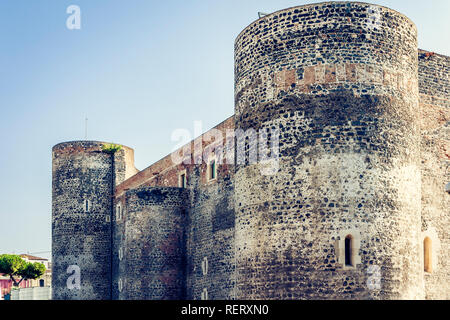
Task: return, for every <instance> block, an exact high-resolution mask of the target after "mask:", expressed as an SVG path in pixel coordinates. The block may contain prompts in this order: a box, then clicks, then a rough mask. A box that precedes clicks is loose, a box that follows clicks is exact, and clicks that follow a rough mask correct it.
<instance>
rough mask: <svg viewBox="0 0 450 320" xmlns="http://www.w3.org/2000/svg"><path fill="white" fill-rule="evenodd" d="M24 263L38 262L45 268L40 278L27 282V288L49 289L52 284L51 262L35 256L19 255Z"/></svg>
mask: <svg viewBox="0 0 450 320" xmlns="http://www.w3.org/2000/svg"><path fill="white" fill-rule="evenodd" d="M20 256H21V257H22V258H23V259H24V260H25V261H27V262H33V263H34V262H39V263H42V264H44V266H45V273H44V275H43V276H42V277H40V278H39V279H36V280H28V283H29V286H27V288H28V287H50V286H51V283H52V268H51V267H52V266H51V262H50V261H48V259H46V258H40V257H36V256H32V255H29V254H21V255H20Z"/></svg>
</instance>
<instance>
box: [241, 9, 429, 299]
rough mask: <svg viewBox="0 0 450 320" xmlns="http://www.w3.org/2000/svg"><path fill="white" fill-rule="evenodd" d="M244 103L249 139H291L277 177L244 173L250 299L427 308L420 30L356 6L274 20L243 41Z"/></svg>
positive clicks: (393, 15)
mask: <svg viewBox="0 0 450 320" xmlns="http://www.w3.org/2000/svg"><path fill="white" fill-rule="evenodd" d="M235 95H236V98H235V119H236V128H242V129H244V130H246V129H248V128H254V129H258V128H262V129H268V128H270V127H273V126H275V127H277V126H278V127H280V155H281V157H280V171H279V172H278V173H277V174H276V175H273V176H265V175H262V174H261V170H260V169H261V168H260V167H259V166H258V165H248V164H246V165H239V166H237V167H236V173H235V195H236V203H235V210H236V213H235V214H236V231H235V241H236V269H237V279H236V281H237V287H236V294H237V298H239V299H259V298H267V299H299V298H300V299H354V298H358V299H377V298H381V299H398V298H422V297H423V290H422V288H423V285H422V284H423V270H422V268H421V265H420V256H421V252H420V244H419V241H418V240H417V239H418V234H419V233H420V207H421V205H420V160H419V159H420V155H419V152H420V150H419V140H420V139H419V134H420V132H419V122H418V117H417V114H418V112H419V108H418V80H417V40H416V29H415V26H414V25H413V23H412V22H411V21H410V20H409V19H408V18H406V17H405V16H403V15H401V14H399V13H397V12H395V11H393V10H391V9H388V8H385V7H380V6H375V5H369V4H363V3H345V2H332V3H321V4H314V5H306V6H302V7H294V8H290V9H286V10H282V11H278V12H275V13H273V14H270V15H268V16H265V17H263V18H261V19H259V20H257V21H256V22H254V23H253V24H251V25H250V26H248V27H247V28H246V29H245V30H244V31H243V32H242V33H241V34H240V35H239V37H238V39H237V40H236V44H235ZM347 231H348V232H349V233H350V234H352V236H353V237H354V239H358V241H359V243H358V244H355V248H357V252H356V255H357V257H355V261H358V262H359V259H360V260H361V261H360V263H358V264H356V266H355V267H354V268H347V267H346V266H344V265H343V262H342V259H341V258H340V257H341V256H342V255H341V252H342V243H343V237H345V236H346V235H345V234H344V233H345V232H347ZM356 258H357V259H356ZM369 266H378V267H379V271H380V275H381V287H380V288H377V287H376V286H375V287H374V286H370V287H369V286H368V284H367V283H368V282H367V281H370V280H372V275H373V273H374V272H373V271H375V270H376V269H371V268H370V269H369ZM375 276H376V275H375Z"/></svg>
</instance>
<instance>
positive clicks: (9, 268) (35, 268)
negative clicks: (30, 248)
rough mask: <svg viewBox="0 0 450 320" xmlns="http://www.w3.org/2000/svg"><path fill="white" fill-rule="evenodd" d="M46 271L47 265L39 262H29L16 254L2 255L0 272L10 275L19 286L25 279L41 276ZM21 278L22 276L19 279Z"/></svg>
mask: <svg viewBox="0 0 450 320" xmlns="http://www.w3.org/2000/svg"><path fill="white" fill-rule="evenodd" d="M44 272H45V265H44V264H43V263H39V262H27V261H25V260H24V259H22V257H21V256H19V255H16V254H2V255H0V273H4V274H6V275H8V276H9V277H10V278H11V280H12V281H13V283H14V286H16V287H18V286H19V284H20V283H21V282H22V281H23V280H34V279H38V278H40V277H41V276H42V275H43V274H44ZM19 278H21V279H20V280H19Z"/></svg>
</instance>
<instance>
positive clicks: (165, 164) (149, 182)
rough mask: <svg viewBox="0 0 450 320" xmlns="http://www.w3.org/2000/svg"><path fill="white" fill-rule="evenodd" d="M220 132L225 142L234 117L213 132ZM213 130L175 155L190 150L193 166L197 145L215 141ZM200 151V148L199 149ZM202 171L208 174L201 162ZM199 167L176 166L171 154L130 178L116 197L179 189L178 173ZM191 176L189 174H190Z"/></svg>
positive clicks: (205, 144)
mask: <svg viewBox="0 0 450 320" xmlns="http://www.w3.org/2000/svg"><path fill="white" fill-rule="evenodd" d="M213 129H215V130H218V131H220V132H222V133H223V139H224V140H225V133H226V130H228V129H234V116H232V117H230V118H228V119H226V120H224V121H223V122H222V123H220V124H218V125H217V126H215V127H214V128H212V129H211V130H213ZM211 130H209V131H207V132H205V133H204V134H202V135H201V136H200V137H198V138H196V139H195V140H192V141H191V142H190V143H188V144H186V145H185V146H183V147H181V148H179V149H178V150H176V151H174V153H180V152H181V151H182V150H183V149H184V148H188V150H190V152H187V154H188V156H187V158H190V159H191V163H192V164H193V163H194V162H195V161H194V158H195V156H196V154H194V151H195V150H196V147H195V144H197V143H200V142H199V141H200V140H201V141H202V144H201V146H202V148H204V147H206V146H207V145H208V144H210V143H211V142H212V141H213V140H214V139H210V138H209V137H208V134H210V132H211ZM198 149H200V148H198ZM201 163H202V165H201V170H202V172H203V173H204V172H206V165H205V163H204V162H201ZM196 166H197V165H185V164H175V163H174V162H173V161H172V156H171V154H169V155H167V156H166V157H164V158H162V159H161V160H159V161H157V162H155V163H154V164H152V165H151V166H149V167H148V168H146V169H144V170H142V171H140V172H138V173H137V174H135V175H134V176H132V177H130V178H129V179H127V180H126V181H124V182H123V183H121V184H120V185H118V186H117V188H116V193H115V194H116V197H120V196H121V195H122V194H123V193H124V191H125V190H128V189H133V188H138V187H142V186H167V187H178V173H179V172H181V171H182V170H184V169H187V170H190V169H189V168H193V167H196ZM188 174H189V172H188ZM205 176H206V175H203V178H202V180H201V181H202V184H205V183H206V178H205Z"/></svg>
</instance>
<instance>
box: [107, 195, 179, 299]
mask: <svg viewBox="0 0 450 320" xmlns="http://www.w3.org/2000/svg"><path fill="white" fill-rule="evenodd" d="M186 198H187V197H186V190H185V189H181V188H170V187H146V188H139V189H135V190H130V191H127V192H126V193H125V196H124V197H123V198H122V199H117V201H116V210H117V208H120V207H122V208H124V209H125V210H124V211H123V214H122V216H121V217H120V218H118V215H117V214H116V215H115V218H114V219H115V232H114V236H115V238H114V239H115V241H114V259H113V261H114V263H113V268H114V276H113V292H114V293H113V299H122V300H123V299H125V300H180V299H184V298H185V297H186V281H185V277H186V276H185V269H186V260H185V258H186V250H185V232H184V230H185V229H184V228H185V224H186V213H187V210H186V209H185V208H186V200H187V199H186Z"/></svg>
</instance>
